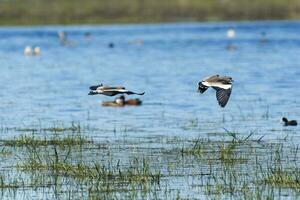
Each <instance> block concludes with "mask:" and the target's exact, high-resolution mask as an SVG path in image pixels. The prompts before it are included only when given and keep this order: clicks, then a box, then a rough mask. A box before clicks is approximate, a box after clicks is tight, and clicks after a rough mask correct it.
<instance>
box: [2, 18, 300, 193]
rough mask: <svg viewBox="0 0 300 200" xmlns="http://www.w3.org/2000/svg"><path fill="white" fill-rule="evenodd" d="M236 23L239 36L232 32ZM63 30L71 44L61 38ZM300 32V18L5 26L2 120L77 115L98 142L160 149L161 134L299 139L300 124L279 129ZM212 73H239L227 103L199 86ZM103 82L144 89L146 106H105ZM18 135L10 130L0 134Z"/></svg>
mask: <svg viewBox="0 0 300 200" xmlns="http://www.w3.org/2000/svg"><path fill="white" fill-rule="evenodd" d="M231 27H233V28H234V29H235V30H236V38H234V39H228V38H227V37H226V31H227V30H228V29H229V28H231ZM58 31H65V32H66V33H67V36H68V39H69V40H70V41H71V42H72V45H70V46H63V45H61V44H60V43H59V40H58V37H57V32H58ZM85 32H90V33H91V37H90V38H86V37H85V36H84V33H85ZM262 32H265V33H266V38H267V42H261V39H262ZM299 32H300V23H299V22H251V23H250V22H249V23H248V22H245V23H235V22H230V23H229V22H228V23H180V24H161V25H120V26H118V25H111V26H67V27H66V26H46V27H2V28H1V29H0V63H1V69H0V70H1V79H0V85H1V86H2V87H1V92H0V97H1V104H0V120H1V127H2V128H3V129H4V128H20V127H21V128H26V127H51V126H53V125H57V124H58V125H65V126H69V125H70V124H71V122H73V121H74V122H76V123H80V124H81V125H82V126H84V127H90V128H91V129H94V131H88V132H85V135H86V136H88V137H90V138H93V140H95V141H101V142H102V141H107V142H113V141H116V142H119V143H122V142H123V143H124V144H126V142H127V140H130V141H131V142H136V143H137V144H139V145H140V146H145V147H149V148H150V147H159V146H164V145H165V144H161V141H160V140H161V139H162V137H163V138H164V137H180V138H186V139H191V138H208V137H209V138H210V139H213V138H215V139H218V138H220V137H222V134H223V133H224V129H223V128H226V129H228V130H231V131H235V132H239V133H240V134H241V135H244V136H247V135H248V134H249V132H250V131H255V134H254V135H255V137H257V138H259V137H261V136H264V140H265V141H270V140H276V139H283V138H285V137H286V136H287V135H288V136H290V137H291V138H292V139H293V142H294V143H298V142H299V140H300V137H299V136H298V135H297V133H298V132H299V128H298V127H283V126H282V124H281V122H280V119H281V117H283V116H286V117H288V118H291V119H299V117H300V106H299V105H300V102H299V99H298V98H297V97H298V96H299V95H300V90H299V85H300V80H299V79H298V76H299V75H300V66H299V65H300V64H299V63H300V57H299V55H300V35H299ZM140 41H143V42H140ZM110 42H113V43H114V44H115V47H114V48H109V47H108V44H109V43H110ZM229 44H234V45H235V46H236V47H237V49H236V50H228V49H226V46H227V45H229ZM27 45H31V46H40V47H41V51H42V52H41V56H29V57H28V56H27V57H26V56H24V55H23V49H24V47H25V46H27ZM213 74H221V75H229V76H232V77H233V79H234V85H233V92H232V95H231V98H230V100H229V102H228V104H227V106H226V108H224V109H223V108H221V107H219V105H218V103H217V101H216V99H215V91H214V90H212V89H210V90H208V91H207V92H205V94H199V93H198V92H197V84H198V82H199V81H200V80H201V79H202V78H203V77H206V76H208V75H213ZM99 83H104V84H107V85H124V86H126V87H127V88H128V89H131V90H134V91H138V92H140V91H145V92H146V93H145V95H144V96H138V97H139V98H140V99H141V100H142V101H143V105H142V106H140V107H124V108H109V107H102V106H101V104H100V103H101V101H106V100H110V99H111V98H110V97H105V96H88V95H87V94H88V92H89V90H88V87H89V86H90V85H94V84H99ZM21 134H23V132H18V131H13V130H11V131H9V132H7V131H4V132H3V133H2V134H1V139H5V138H12V137H14V136H17V135H21ZM125 155H126V153H125ZM178 182H179V183H181V182H180V181H178ZM171 187H172V188H174V186H171ZM175 188H176V187H175ZM183 191H184V190H183Z"/></svg>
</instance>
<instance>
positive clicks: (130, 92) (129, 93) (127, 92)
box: [124, 91, 145, 95]
mask: <svg viewBox="0 0 300 200" xmlns="http://www.w3.org/2000/svg"><path fill="white" fill-rule="evenodd" d="M124 93H126V94H127V95H131V94H137V95H144V94H145V92H142V93H136V92H132V91H126V92H124Z"/></svg>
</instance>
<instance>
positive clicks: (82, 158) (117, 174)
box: [0, 130, 300, 199]
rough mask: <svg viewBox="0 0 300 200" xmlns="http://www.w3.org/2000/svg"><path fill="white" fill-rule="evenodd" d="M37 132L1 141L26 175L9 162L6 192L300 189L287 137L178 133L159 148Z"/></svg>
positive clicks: (151, 195) (243, 193)
mask: <svg viewBox="0 0 300 200" xmlns="http://www.w3.org/2000/svg"><path fill="white" fill-rule="evenodd" d="M37 135H39V134H38V133H37V134H33V135H32V136H24V135H23V136H19V137H16V138H14V139H10V140H2V141H1V142H0V146H1V147H2V149H3V151H4V152H6V151H8V152H12V156H11V157H12V158H11V159H12V160H11V163H14V164H12V165H9V166H6V168H8V169H13V171H14V174H15V176H16V177H23V178H24V181H14V180H16V179H14V178H12V180H7V178H4V177H8V175H7V174H5V173H6V172H7V171H5V167H3V170H4V171H3V173H4V175H5V176H4V175H3V176H0V189H3V190H5V189H8V188H15V189H16V190H18V189H20V188H24V187H32V188H35V189H36V188H44V187H49V188H52V187H55V188H56V190H57V188H59V190H60V191H61V193H63V194H66V193H68V194H70V193H72V195H71V194H70V195H71V196H68V197H63V198H61V199H72V198H78V193H81V194H84V195H83V196H85V195H86V196H88V199H120V197H124V198H126V199H176V198H177V197H178V198H183V199H185V198H193V197H198V196H199V195H201V196H202V197H204V196H205V197H206V198H208V199H227V198H238V199H274V198H275V197H279V198H281V197H282V195H286V193H288V195H289V196H290V197H292V196H296V195H299V193H300V168H299V162H300V161H299V151H298V147H297V146H294V145H291V143H290V142H289V141H288V138H285V140H277V141H273V142H271V141H268V142H266V141H263V137H260V138H258V139H254V138H257V137H255V131H251V132H250V133H248V134H239V133H235V132H231V131H228V130H226V132H225V134H224V137H223V139H222V140H210V139H202V138H199V139H195V140H191V139H184V138H180V137H172V138H166V139H163V140H156V141H157V142H156V143H155V146H153V145H154V144H153V138H149V141H148V143H147V142H146V141H144V142H143V143H141V144H139V143H137V142H136V141H135V140H134V141H132V142H130V140H126V139H125V141H124V140H122V143H119V142H116V143H110V144H109V147H108V146H107V148H99V146H101V144H100V143H99V142H95V141H92V140H88V139H86V138H85V137H83V136H82V134H81V133H80V134H78V133H76V134H73V135H72V134H71V135H66V136H64V134H56V135H54V136H53V135H52V136H49V137H44V138H42V139H41V137H40V136H39V137H37ZM242 135H246V136H242ZM144 140H147V139H146V138H145V139H144ZM102 145H103V144H102ZM145 145H149V148H147V147H145ZM150 145H151V146H150ZM156 145H157V146H156ZM162 146H163V147H162ZM7 159H9V158H7ZM15 163H17V164H15ZM0 166H4V165H3V162H2V163H1V164H0ZM7 173H8V172H7ZM36 176H37V178H33V177H36ZM186 190H188V191H191V193H189V192H188V193H186V192H185V191H186ZM282 190H286V193H285V194H284V193H283V194H282V193H281V192H282ZM71 191H73V192H74V191H76V192H74V194H73V192H71ZM124 195H125V196H124Z"/></svg>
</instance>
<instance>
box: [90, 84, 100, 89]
mask: <svg viewBox="0 0 300 200" xmlns="http://www.w3.org/2000/svg"><path fill="white" fill-rule="evenodd" d="M101 86H103V85H102V84H100V85H92V86H91V87H90V90H97V88H99V87H101Z"/></svg>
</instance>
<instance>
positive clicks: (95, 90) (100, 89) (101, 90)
mask: <svg viewBox="0 0 300 200" xmlns="http://www.w3.org/2000/svg"><path fill="white" fill-rule="evenodd" d="M90 90H91V91H90V92H89V95H96V94H103V95H106V96H115V95H117V94H127V95H131V94H137V95H144V94H145V92H142V93H136V92H132V91H129V90H126V89H125V87H122V86H117V87H110V86H104V85H103V84H100V85H94V86H91V87H90Z"/></svg>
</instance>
